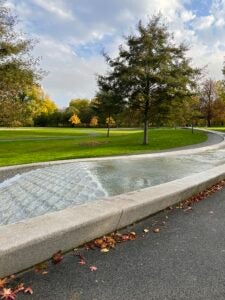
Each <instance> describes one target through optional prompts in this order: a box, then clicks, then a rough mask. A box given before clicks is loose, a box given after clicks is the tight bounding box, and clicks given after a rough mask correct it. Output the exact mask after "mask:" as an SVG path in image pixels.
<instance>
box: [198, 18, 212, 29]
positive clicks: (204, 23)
mask: <svg viewBox="0 0 225 300" xmlns="http://www.w3.org/2000/svg"><path fill="white" fill-rule="evenodd" d="M214 21H215V18H214V16H213V15H210V16H204V17H200V18H198V19H197V20H196V22H195V28H196V29H197V30H203V29H208V28H209V27H210V26H212V24H213V23H214Z"/></svg>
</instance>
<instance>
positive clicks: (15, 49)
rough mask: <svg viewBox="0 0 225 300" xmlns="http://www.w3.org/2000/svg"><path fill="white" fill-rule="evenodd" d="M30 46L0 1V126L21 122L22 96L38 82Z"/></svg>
mask: <svg viewBox="0 0 225 300" xmlns="http://www.w3.org/2000/svg"><path fill="white" fill-rule="evenodd" d="M32 46H33V43H32V41H31V40H29V39H26V38H25V37H24V36H23V35H21V34H20V33H19V32H18V30H17V29H16V18H15V17H14V16H13V15H12V14H11V12H10V10H9V9H8V8H7V6H6V5H5V1H4V0H0V124H1V125H10V124H14V123H15V122H17V120H18V121H19V122H20V119H21V118H22V116H21V111H23V102H22V98H21V95H23V94H24V92H25V91H26V90H27V89H28V88H29V87H31V86H32V85H33V84H34V83H35V82H36V81H37V80H38V79H39V78H40V75H41V72H40V71H39V70H38V69H37V65H38V60H35V59H33V58H32V57H31V55H30V53H31V52H30V51H31V49H32ZM18 107H20V109H19V110H18ZM13 110H14V111H15V110H16V111H17V114H15V113H14V112H13Z"/></svg>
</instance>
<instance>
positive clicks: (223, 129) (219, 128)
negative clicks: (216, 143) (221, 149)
mask: <svg viewBox="0 0 225 300" xmlns="http://www.w3.org/2000/svg"><path fill="white" fill-rule="evenodd" d="M207 129H209V130H210V129H211V130H216V131H221V132H225V127H210V128H207Z"/></svg>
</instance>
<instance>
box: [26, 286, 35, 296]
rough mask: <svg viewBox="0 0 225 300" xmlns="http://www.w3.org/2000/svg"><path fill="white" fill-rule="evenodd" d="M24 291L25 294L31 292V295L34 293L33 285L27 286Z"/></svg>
mask: <svg viewBox="0 0 225 300" xmlns="http://www.w3.org/2000/svg"><path fill="white" fill-rule="evenodd" d="M24 293H25V294H30V295H32V294H33V293H34V292H33V289H32V287H30V286H29V287H27V288H26V289H25V290H24Z"/></svg>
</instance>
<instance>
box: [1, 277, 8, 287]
mask: <svg viewBox="0 0 225 300" xmlns="http://www.w3.org/2000/svg"><path fill="white" fill-rule="evenodd" d="M7 282H8V279H7V278H3V279H0V288H4V287H5V285H6V284H7Z"/></svg>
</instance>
